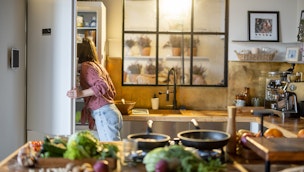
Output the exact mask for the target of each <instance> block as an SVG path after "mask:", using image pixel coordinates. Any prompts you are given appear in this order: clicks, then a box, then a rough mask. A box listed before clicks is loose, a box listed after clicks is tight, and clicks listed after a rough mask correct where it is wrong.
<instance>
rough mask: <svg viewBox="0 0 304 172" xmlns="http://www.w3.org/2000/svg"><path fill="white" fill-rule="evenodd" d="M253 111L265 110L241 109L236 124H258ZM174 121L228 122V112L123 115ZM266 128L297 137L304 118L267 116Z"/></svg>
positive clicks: (132, 119) (182, 111) (189, 111)
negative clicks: (276, 129)
mask: <svg viewBox="0 0 304 172" xmlns="http://www.w3.org/2000/svg"><path fill="white" fill-rule="evenodd" d="M253 109H263V107H241V108H237V115H236V122H258V123H260V121H261V119H260V117H257V116H254V115H253V114H252V113H251V110H253ZM150 119H151V120H153V121H171V122H172V121H174V122H179V121H180V122H185V121H191V119H196V120H197V121H198V122H226V121H227V119H228V112H227V111H226V110H216V111H213V110H201V111H196V110H181V111H180V114H173V113H172V114H170V113H163V114H162V113H158V114H156V113H155V114H136V115H133V114H131V115H123V120H124V121H148V120H150ZM264 126H265V127H267V128H278V129H280V130H281V131H282V132H283V134H284V136H285V137H296V135H297V133H298V131H299V130H300V129H304V119H302V118H297V119H295V118H285V119H283V118H281V117H277V116H265V117H264Z"/></svg>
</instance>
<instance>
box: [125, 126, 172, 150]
mask: <svg viewBox="0 0 304 172" xmlns="http://www.w3.org/2000/svg"><path fill="white" fill-rule="evenodd" d="M152 123H153V121H152V120H149V121H148V122H147V124H148V128H147V132H146V133H136V134H129V135H128V139H132V140H137V147H138V149H139V150H145V151H150V150H152V149H154V148H157V147H164V146H166V145H167V144H168V143H169V140H170V136H168V135H165V134H159V133H153V132H152Z"/></svg>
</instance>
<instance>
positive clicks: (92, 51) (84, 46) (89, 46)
mask: <svg viewBox="0 0 304 172" xmlns="http://www.w3.org/2000/svg"><path fill="white" fill-rule="evenodd" d="M77 57H78V58H79V60H78V63H82V62H86V61H90V62H95V63H99V59H98V55H97V52H96V47H95V44H94V42H93V41H92V40H90V39H88V38H83V41H82V43H78V44H77Z"/></svg>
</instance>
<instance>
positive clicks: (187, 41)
mask: <svg viewBox="0 0 304 172" xmlns="http://www.w3.org/2000/svg"><path fill="white" fill-rule="evenodd" d="M191 43H193V45H192V51H193V56H197V46H198V45H199V44H200V40H199V38H198V37H197V38H193V40H192V42H191V39H190V38H189V37H186V38H185V39H184V44H185V54H186V55H187V56H190V52H191Z"/></svg>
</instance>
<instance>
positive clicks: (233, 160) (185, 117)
mask: <svg viewBox="0 0 304 172" xmlns="http://www.w3.org/2000/svg"><path fill="white" fill-rule="evenodd" d="M250 110H251V108H242V109H238V110H237V116H236V121H237V122H257V123H259V122H260V118H259V117H256V116H253V115H252V113H251V112H250ZM193 118H194V119H196V120H197V121H198V122H226V121H227V118H228V116H227V111H190V110H185V111H181V113H179V114H168V113H158V114H157V113H154V114H149V115H146V114H143V115H139V114H136V115H135V114H131V115H123V119H124V121H143V122H144V121H147V120H153V121H164V122H166V121H176V122H184V121H190V120H191V119H193ZM264 126H265V127H267V128H273V127H275V128H278V129H280V130H281V131H282V132H283V134H284V136H285V137H289V138H295V137H296V134H297V132H298V131H299V130H300V129H303V128H304V121H303V119H300V118H299V119H282V118H280V117H276V116H266V117H264ZM112 143H115V144H117V145H118V147H119V149H120V152H121V151H122V142H112ZM27 144H28V143H26V144H25V145H24V146H26V145H27ZM18 151H19V149H18V150H16V151H15V152H13V153H12V154H11V155H10V156H8V157H7V158H6V159H4V160H3V161H2V162H1V163H0V171H9V170H8V169H9V168H18V169H19V170H18V171H20V170H21V171H22V170H23V171H28V169H20V167H18V165H17V163H16V156H17V154H18ZM120 154H121V153H120ZM225 156H226V161H227V163H226V165H227V166H226V167H227V169H226V171H232V172H233V171H264V169H265V166H264V160H263V159H253V160H248V159H245V158H243V157H241V156H238V155H228V154H225ZM299 165H303V164H296V165H294V164H293V163H283V164H282V163H277V164H273V165H272V166H271V171H279V170H282V169H285V168H288V167H293V166H299ZM38 168H39V166H38ZM36 170H38V169H36ZM15 171H17V170H15ZM115 171H126V172H128V171H135V172H136V171H138V172H144V171H145V168H144V165H143V164H140V163H139V164H137V165H136V166H121V164H120V162H119V161H118V165H117V169H116V170H115Z"/></svg>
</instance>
